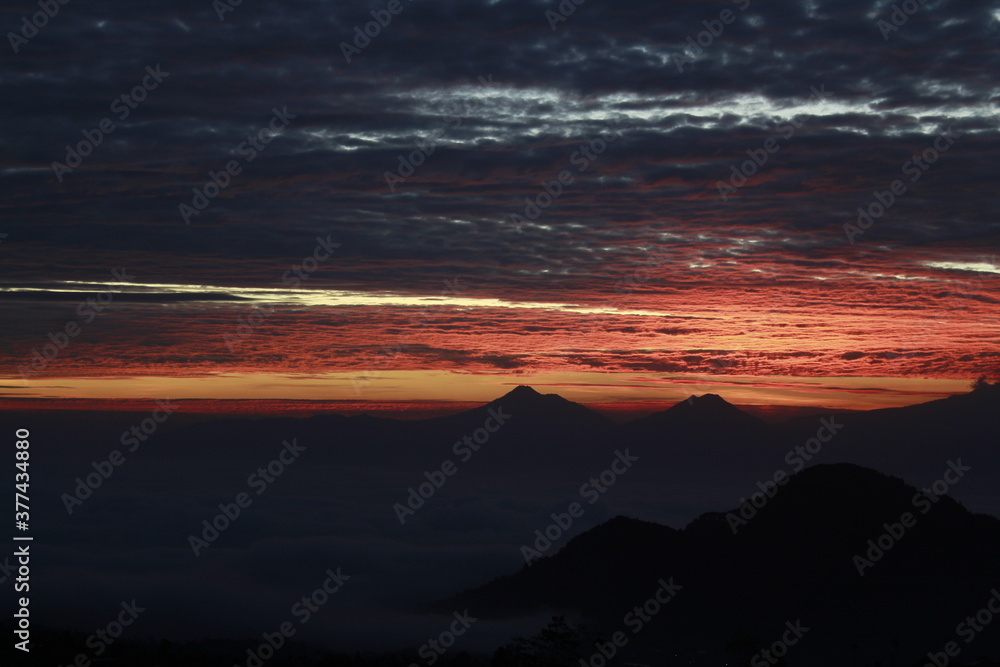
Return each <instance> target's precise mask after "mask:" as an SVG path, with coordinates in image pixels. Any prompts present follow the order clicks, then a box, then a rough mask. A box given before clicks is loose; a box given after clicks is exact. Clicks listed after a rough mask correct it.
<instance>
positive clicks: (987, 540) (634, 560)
mask: <svg viewBox="0 0 1000 667" xmlns="http://www.w3.org/2000/svg"><path fill="white" fill-rule="evenodd" d="M956 474H957V473H956ZM915 498H919V499H920V500H917V501H915ZM925 507H926V508H927V509H926V513H924V511H923V510H924V508H925ZM739 512H740V508H733V509H732V510H731V511H730V512H725V513H709V514H704V515H702V516H700V517H699V518H697V519H696V520H695V521H693V522H691V523H690V524H689V525H688V526H687V527H686V528H684V529H683V530H675V529H673V528H669V527H666V526H661V525H657V524H654V523H649V522H645V521H640V520H637V519H630V518H625V517H616V518H614V519H612V520H610V521H607V522H605V523H603V524H601V525H599V526H597V527H595V528H593V529H591V530H589V531H587V532H585V533H582V534H580V535H578V536H577V537H575V538H573V539H572V540H570V541H569V543H567V544H566V546H565V547H564V548H563V549H562V550H560V551H559V552H558V553H556V554H555V555H553V556H549V557H543V558H541V559H540V560H537V561H535V562H534V563H533V564H531V565H525V566H524V567H523V568H522V569H521V570H520V571H519V572H517V573H516V574H512V575H508V576H504V577H500V578H498V579H496V580H494V581H492V582H490V583H488V584H486V585H484V586H481V587H479V588H476V589H473V590H469V591H466V592H464V593H461V594H459V595H458V596H456V597H455V598H453V599H450V600H447V601H446V602H445V603H444V604H443V606H444V607H449V608H463V607H470V608H475V609H476V610H477V611H478V613H479V614H481V615H483V616H490V615H493V616H497V617H510V616H518V615H528V614H531V613H537V612H540V611H548V612H551V613H566V614H570V615H575V614H579V615H581V616H582V617H583V618H584V619H585V620H586V621H587V622H589V623H591V624H593V625H594V626H596V627H597V628H600V629H602V630H606V631H607V632H609V633H610V632H613V631H615V630H621V629H623V628H622V622H623V616H624V615H625V614H626V613H627V612H628V611H629V610H631V609H633V608H634V607H635V606H636V605H638V604H642V603H643V601H645V600H647V599H648V598H649V597H650V596H651V595H653V593H654V592H655V591H656V589H657V582H658V581H660V580H661V579H667V580H669V579H670V578H671V577H672V578H673V581H674V582H675V583H677V584H680V585H682V586H683V589H682V590H681V592H680V593H678V594H677V596H676V599H675V600H672V601H671V604H670V605H668V606H666V607H664V611H663V612H662V617H663V618H662V619H661V618H659V617H657V625H656V631H655V633H653V632H650V633H648V634H642V635H637V636H636V637H635V640H634V642H633V643H632V644H630V646H631V647H632V650H634V651H635V652H636V653H637V655H642V656H645V657H647V658H648V657H650V656H652V655H656V654H659V652H662V653H663V654H665V653H667V652H677V651H685V652H686V651H691V652H698V651H704V652H706V653H708V654H721V653H722V651H723V648H724V646H723V645H724V643H725V642H726V641H728V640H729V639H732V638H737V637H753V638H756V640H757V641H759V642H760V645H761V647H764V646H769V645H770V644H771V643H772V641H773V640H774V639H777V638H778V637H779V636H780V635H781V634H782V631H783V629H784V624H785V622H786V621H792V622H795V621H796V620H797V619H801V620H802V623H803V624H804V625H805V626H808V627H809V628H810V632H809V634H808V635H807V637H808V641H803V642H802V645H801V647H800V648H797V649H796V651H795V654H796V657H797V658H798V659H799V660H802V661H803V662H801V663H800V664H834V663H838V662H839V663H840V664H846V663H847V662H848V661H849V659H850V653H849V651H848V647H849V646H850V645H851V644H852V643H858V644H859V646H861V647H862V652H864V651H876V650H878V648H879V647H880V646H888V645H889V643H890V642H891V641H892V640H894V639H897V640H899V641H900V642H901V647H902V648H901V650H903V651H905V652H908V655H909V656H910V657H911V658H912V659H914V660H915V659H917V658H918V657H919V656H920V655H922V654H923V653H924V652H926V651H928V650H935V651H940V650H941V649H940V646H942V645H943V643H944V642H943V641H940V642H939V641H938V638H942V639H943V640H944V641H947V640H952V639H956V637H955V636H954V628H955V627H956V623H958V622H959V621H960V620H961V619H963V618H965V617H966V616H968V615H969V614H975V612H977V611H978V610H979V609H980V608H982V607H983V606H984V605H985V603H986V601H987V600H988V599H989V598H990V596H991V595H992V593H991V590H992V589H994V588H995V587H996V586H997V585H998V584H1000V520H997V519H996V518H994V517H990V516H986V515H976V514H972V513H970V512H968V511H967V510H966V509H965V508H964V507H962V506H961V505H960V504H958V503H957V502H955V501H954V500H952V499H951V498H949V497H947V496H944V497H940V498H937V499H935V500H933V501H932V500H931V499H930V498H929V497H928V496H921V495H920V492H919V491H918V490H917V489H915V488H913V487H910V486H908V485H906V484H904V483H903V482H902V481H901V480H899V479H897V478H893V477H889V476H886V475H883V474H881V473H878V472H876V471H873V470H869V469H865V468H861V467H858V466H855V465H852V464H837V465H819V466H815V467H812V468H808V469H806V470H804V471H803V472H801V473H799V474H797V475H794V476H793V477H792V478H791V479H790V480H789V481H788V482H787V484H785V485H783V486H781V487H778V489H777V492H776V493H774V496H773V497H772V498H770V499H768V500H767V502H766V504H763V506H762V507H761V508H760V509H755V514H753V515H752V514H751V512H750V511H749V510H748V509H744V512H745V515H747V516H749V518H747V519H742V518H741V516H740V513H739ZM905 512H909V513H910V514H911V515H912V516H913V522H912V523H913V525H912V526H911V527H907V526H905V525H903V524H901V523H900V522H901V517H902V516H903V514H904V513H905ZM734 518H735V519H736V520H734ZM741 521H742V522H741ZM887 526H888V528H887ZM899 526H901V527H902V532H901V533H900V530H899ZM734 527H735V529H736V532H735V533H734V532H733V528H734ZM890 529H891V530H892V531H895V532H896V534H898V535H899V537H898V538H893V539H892V543H891V544H889V542H890V540H889V538H888V537H886V538H882V536H883V535H884V534H886V533H889V532H890ZM880 538H882V544H883V546H888V549H886V550H884V551H883V552H881V553H880V552H877V551H875V550H871V553H870V554H868V553H867V552H868V551H869V550H870V544H869V540H873V541H874V543H875V546H876V547H878V540H879V539H880ZM856 556H860V557H861V558H864V559H865V561H859V560H857V559H856V558H855V557H856ZM869 556H871V557H876V556H877V558H873V560H871V561H868V557H869ZM862 573H863V574H862ZM998 639H1000V638H997V637H996V635H995V634H994V638H993V640H992V641H987V640H986V639H985V638H984V639H982V640H980V639H977V646H976V647H975V651H976V654H975V655H979V654H981V653H984V652H985V653H989V652H990V651H995V650H997V649H1000V641H998ZM928 640H930V641H928ZM970 653H971V652H970ZM969 657H970V658H971V657H973V656H972V655H970V656H969ZM808 661H812V662H811V663H809V662H808Z"/></svg>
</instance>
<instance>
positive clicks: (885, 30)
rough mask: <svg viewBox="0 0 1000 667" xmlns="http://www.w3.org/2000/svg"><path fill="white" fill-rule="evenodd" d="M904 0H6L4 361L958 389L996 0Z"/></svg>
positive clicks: (365, 383) (546, 383)
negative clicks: (48, 6) (577, 0)
mask: <svg viewBox="0 0 1000 667" xmlns="http://www.w3.org/2000/svg"><path fill="white" fill-rule="evenodd" d="M903 4H904V5H906V8H901V9H894V6H898V5H893V3H891V2H884V1H882V0H874V1H871V0H870V1H866V2H856V1H851V0H848V1H842V2H820V1H818V0H803V1H801V2H780V1H775V2H767V3H764V2H761V1H759V0H726V1H718V2H678V3H663V2H645V1H618V2H600V1H599V0H586V1H585V2H583V3H581V4H579V5H576V4H574V3H570V2H568V1H567V2H563V3H562V4H560V3H558V2H552V1H547V2H527V1H526V2H515V1H513V0H488V1H478V0H468V1H465V2H457V1H448V0H441V1H438V0H423V1H420V0H418V1H416V2H408V1H406V0H402V1H401V2H399V3H398V4H396V3H389V2H380V1H376V2H369V3H332V2H322V1H318V2H299V1H291V2H282V3H280V4H265V3H256V2H242V3H240V4H239V5H235V6H231V5H227V4H224V3H222V2H221V0H220V1H219V2H214V3H213V2H210V1H209V0H198V1H197V2H185V1H179V2H178V1H172V2H164V1H159V0H153V1H150V2H142V3H110V2H99V1H95V2H86V3H83V2H80V3H77V2H70V3H67V4H65V5H59V6H58V11H57V12H56V13H55V15H53V16H51V17H47V16H44V15H42V16H41V18H38V16H35V21H36V23H37V24H41V27H37V28H35V27H34V26H32V25H31V24H30V23H31V20H32V18H31V17H32V15H33V14H35V13H36V12H38V11H39V10H38V6H37V5H36V4H32V3H29V2H17V3H12V2H2V3H0V25H2V27H3V29H4V32H5V40H4V41H5V44H4V45H3V47H2V50H3V56H2V58H3V64H2V70H0V95H2V99H3V100H4V102H3V105H2V108H0V116H2V118H3V121H4V122H3V125H2V128H3V129H2V130H0V188H2V190H0V191H2V193H3V196H2V198H0V311H2V313H3V316H2V318H0V397H7V398H17V399H24V400H27V399H30V400H33V401H36V403H35V404H37V402H38V401H47V400H52V399H81V400H82V399H90V400H92V401H101V400H105V399H116V398H137V397H138V398H150V399H154V398H166V397H169V398H172V399H199V400H209V399H251V398H252V399H267V400H286V399H287V400H296V401H306V400H311V401H317V400H338V401H362V402H364V401H371V402H373V403H378V402H392V401H399V402H407V404H410V403H412V402H414V401H416V402H420V401H425V402H426V401H486V400H490V399H492V398H495V397H497V396H499V395H501V394H503V393H505V392H506V391H508V390H509V389H510V388H511V387H513V386H515V385H518V384H531V385H533V386H536V387H538V388H544V390H546V391H549V392H554V393H560V394H562V395H564V396H566V397H567V398H571V399H573V400H579V401H581V402H588V403H614V402H617V401H620V402H629V401H631V402H636V401H653V402H655V401H668V402H673V401H676V400H680V399H681V398H683V397H685V396H686V395H688V394H691V393H698V394H700V393H705V392H712V393H719V394H721V395H723V396H724V397H726V398H727V399H728V400H730V401H731V402H734V403H743V404H758V405H765V404H787V405H830V406H837V407H850V408H873V407H883V406H888V405H902V404H908V403H915V402H920V401H923V400H928V399H931V398H936V397H940V396H946V395H948V394H951V393H955V392H960V391H964V390H966V389H967V388H968V386H969V381H970V380H971V379H973V378H975V377H977V376H979V375H983V374H987V375H993V376H995V375H996V374H997V372H998V371H997V369H998V359H1000V348H998V342H1000V311H998V309H997V303H998V298H1000V262H998V260H997V253H998V248H1000V223H998V221H997V219H996V210H997V207H996V192H997V187H996V181H997V177H998V176H1000V167H998V165H1000V161H998V159H997V158H998V157H1000V141H998V139H1000V128H998V120H1000V109H998V106H997V103H998V99H1000V83H998V80H997V77H996V72H997V71H1000V51H998V49H997V37H998V36H1000V2H998V1H996V0H994V1H991V2H984V1H979V0H963V1H962V2H958V1H954V0H953V1H940V0H939V1H934V0H928V1H927V2H925V3H923V4H919V3H916V2H913V3H903ZM907 8H908V9H909V10H912V11H906V9H907ZM389 9H392V10H393V11H391V12H390V11H389ZM570 10H572V11H570ZM24 17H28V18H26V19H25V18H24ZM379 21H381V23H379ZM366 30H367V31H368V33H367V35H366V34H365V31H366ZM46 346H48V347H46ZM10 405H15V406H16V405H23V403H17V402H13V403H10Z"/></svg>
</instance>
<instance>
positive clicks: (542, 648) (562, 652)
mask: <svg viewBox="0 0 1000 667" xmlns="http://www.w3.org/2000/svg"><path fill="white" fill-rule="evenodd" d="M590 639H592V637H591V636H590V634H589V633H588V632H587V631H586V630H585V629H584V628H583V626H579V625H578V626H576V627H573V626H570V625H569V624H568V623H566V619H565V617H563V616H553V617H552V620H551V621H550V622H549V624H548V625H546V626H545V627H544V628H542V630H541V632H539V633H538V634H537V635H535V636H534V637H530V638H528V639H525V638H524V637H515V638H514V639H513V640H512V641H511V642H510V643H508V644H505V645H504V646H501V647H500V648H498V649H497V650H496V653H494V654H493V660H492V661H491V662H490V667H569V666H570V665H577V664H579V660H580V659H581V658H582V659H583V660H584V661H586V660H588V659H589V658H590V655H591V654H592V653H593V652H594V650H593V649H591V646H592V645H593V642H591V641H589V640H590ZM609 664H610V663H609Z"/></svg>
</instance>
